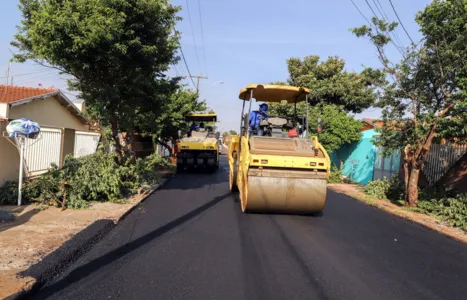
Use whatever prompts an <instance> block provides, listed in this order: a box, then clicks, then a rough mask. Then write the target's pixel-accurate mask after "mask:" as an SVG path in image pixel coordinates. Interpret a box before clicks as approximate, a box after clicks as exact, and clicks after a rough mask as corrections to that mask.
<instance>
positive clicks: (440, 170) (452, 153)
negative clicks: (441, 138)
mask: <svg viewBox="0 0 467 300" xmlns="http://www.w3.org/2000/svg"><path fill="white" fill-rule="evenodd" d="M465 152H467V145H453V144H433V145H431V149H430V153H429V154H428V156H427V158H426V161H425V165H424V167H423V174H424V175H425V177H426V179H427V180H428V183H430V184H434V183H436V182H438V180H440V179H441V177H443V176H444V175H445V174H446V172H448V171H449V169H450V168H451V167H452V166H453V165H454V164H455V163H456V162H457V161H458V160H459V159H460V158H461V157H462V155H464V154H465Z"/></svg>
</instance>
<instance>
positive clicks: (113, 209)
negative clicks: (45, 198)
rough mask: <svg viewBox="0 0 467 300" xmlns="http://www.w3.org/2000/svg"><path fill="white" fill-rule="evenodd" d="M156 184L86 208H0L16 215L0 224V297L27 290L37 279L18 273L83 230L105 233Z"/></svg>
mask: <svg viewBox="0 0 467 300" xmlns="http://www.w3.org/2000/svg"><path fill="white" fill-rule="evenodd" d="M166 175H168V176H171V174H166ZM165 180H166V179H164V182H165ZM162 184H163V183H161V185H162ZM159 186H160V185H156V186H154V187H153V189H152V190H151V191H147V192H146V193H143V194H138V195H135V196H133V197H132V198H130V199H129V200H128V201H127V202H126V203H125V204H115V203H109V202H105V203H93V204H92V205H91V206H90V208H89V209H86V210H72V209H67V210H65V211H61V209H60V208H54V207H49V208H46V209H44V210H41V209H40V208H39V207H38V206H37V205H25V206H21V207H17V206H2V207H0V210H3V211H8V212H10V213H13V214H14V215H15V216H16V219H15V221H12V222H6V223H0V299H5V298H6V297H8V296H10V295H13V294H15V293H18V292H21V291H22V290H25V291H27V290H29V289H31V288H32V287H33V285H34V284H35V283H36V280H37V278H31V277H26V278H20V277H19V276H18V274H19V273H21V272H22V271H24V270H26V269H28V268H29V267H31V266H33V265H35V264H36V263H38V262H39V261H41V260H42V259H43V258H44V257H46V256H47V255H49V254H51V253H52V252H54V251H55V250H56V249H58V248H59V247H61V246H62V245H64V243H66V242H67V241H69V240H70V239H71V238H73V237H75V235H76V234H77V233H81V232H83V231H84V229H88V228H90V227H93V229H92V230H90V231H92V232H93V233H91V234H86V237H85V238H84V239H92V238H93V236H91V235H93V234H95V235H98V234H104V232H105V233H106V232H108V231H109V230H110V229H111V228H112V227H113V226H115V224H116V223H117V222H118V221H119V220H121V219H122V218H123V217H125V216H126V214H127V213H128V212H130V211H131V210H132V209H133V208H135V207H136V206H137V205H139V203H141V202H142V201H144V200H145V199H146V198H147V197H148V196H149V195H150V194H151V193H152V192H153V191H154V190H156V189H157V188H159ZM84 239H83V240H84ZM77 246H78V247H79V245H77ZM67 251H72V249H67ZM51 267H52V266H51Z"/></svg>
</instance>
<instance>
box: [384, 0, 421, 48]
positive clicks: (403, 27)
mask: <svg viewBox="0 0 467 300" xmlns="http://www.w3.org/2000/svg"><path fill="white" fill-rule="evenodd" d="M389 3H391V6H392V10H393V11H394V13H395V14H396V17H397V20H399V23H400V24H401V26H402V29H404V31H405V34H407V36H408V37H409V39H410V41H411V42H412V44H415V43H414V41H413V40H412V38H411V37H410V34H409V32H408V31H407V29H405V26H404V24H403V23H402V20H401V19H400V18H399V14H398V13H397V11H396V8H395V7H394V4H392V0H389Z"/></svg>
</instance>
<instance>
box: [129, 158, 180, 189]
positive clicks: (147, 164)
mask: <svg viewBox="0 0 467 300" xmlns="http://www.w3.org/2000/svg"><path fill="white" fill-rule="evenodd" d="M174 167H175V166H174V165H173V164H171V163H170V162H169V161H168V160H167V159H164V158H163V157H161V156H159V155H157V154H151V155H149V156H147V157H145V158H143V159H141V158H140V159H137V160H136V163H135V164H134V174H135V176H136V178H135V180H136V181H137V182H138V183H139V185H152V184H155V183H158V182H159V179H160V178H159V175H158V171H159V170H172V169H174Z"/></svg>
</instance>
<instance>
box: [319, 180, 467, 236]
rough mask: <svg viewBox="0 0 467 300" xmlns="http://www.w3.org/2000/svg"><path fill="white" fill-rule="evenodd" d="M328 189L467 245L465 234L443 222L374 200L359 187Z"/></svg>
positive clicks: (337, 186)
mask: <svg viewBox="0 0 467 300" xmlns="http://www.w3.org/2000/svg"><path fill="white" fill-rule="evenodd" d="M328 188H329V189H331V190H333V191H334V192H336V193H339V194H344V195H346V196H349V197H351V198H353V199H356V200H358V201H361V202H363V203H366V204H368V205H371V206H373V207H375V208H378V209H380V210H383V211H385V212H388V213H390V214H393V215H395V216H398V217H400V218H404V219H406V220H410V221H412V222H414V223H417V224H420V225H422V226H424V227H426V228H428V229H431V230H434V231H437V232H439V233H441V234H443V235H445V236H447V237H450V238H452V239H454V240H457V241H459V242H461V243H465V244H467V232H465V231H463V230H461V229H458V228H454V227H450V226H448V225H447V224H445V223H444V222H442V221H440V220H438V219H436V218H435V217H432V216H429V215H425V214H422V213H418V212H413V211H409V210H406V209H405V208H404V207H400V206H397V205H395V204H393V203H391V202H389V201H385V200H381V199H375V198H373V197H370V196H368V195H365V194H364V193H363V192H361V191H360V186H359V185H355V184H328Z"/></svg>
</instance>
